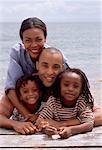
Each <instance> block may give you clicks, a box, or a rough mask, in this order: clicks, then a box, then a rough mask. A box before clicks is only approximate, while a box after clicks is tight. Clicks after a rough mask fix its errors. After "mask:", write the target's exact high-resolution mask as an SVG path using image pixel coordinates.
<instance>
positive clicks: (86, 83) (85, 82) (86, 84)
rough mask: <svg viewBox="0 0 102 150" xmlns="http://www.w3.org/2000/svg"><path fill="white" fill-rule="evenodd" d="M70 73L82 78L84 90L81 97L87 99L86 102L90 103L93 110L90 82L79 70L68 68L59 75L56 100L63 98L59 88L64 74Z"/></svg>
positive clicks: (55, 90)
mask: <svg viewBox="0 0 102 150" xmlns="http://www.w3.org/2000/svg"><path fill="white" fill-rule="evenodd" d="M69 72H72V73H76V74H78V75H79V76H80V78H81V81H82V90H81V93H80V95H82V97H84V98H85V102H86V103H88V104H89V105H90V107H91V108H93V102H94V99H93V97H92V94H91V92H90V85H89V81H88V79H87V77H86V75H85V73H84V72H83V71H82V70H80V69H78V68H67V69H65V70H64V71H63V72H61V73H60V74H59V76H58V77H57V80H56V83H55V88H54V96H55V97H56V98H61V95H60V94H61V92H60V88H59V87H60V83H61V80H62V78H63V76H64V74H65V73H69ZM80 95H79V96H80Z"/></svg>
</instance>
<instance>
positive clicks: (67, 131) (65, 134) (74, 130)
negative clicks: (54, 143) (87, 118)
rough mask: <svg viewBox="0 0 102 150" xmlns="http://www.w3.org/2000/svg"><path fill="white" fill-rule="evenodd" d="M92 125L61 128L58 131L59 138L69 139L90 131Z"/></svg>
mask: <svg viewBox="0 0 102 150" xmlns="http://www.w3.org/2000/svg"><path fill="white" fill-rule="evenodd" d="M92 129H93V124H92V123H90V122H89V123H83V124H80V125H76V126H70V127H61V128H60V129H59V135H60V136H61V138H64V139H65V138H69V137H70V136H73V135H75V134H79V133H84V132H89V131H92Z"/></svg>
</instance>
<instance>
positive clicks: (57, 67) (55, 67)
mask: <svg viewBox="0 0 102 150" xmlns="http://www.w3.org/2000/svg"><path fill="white" fill-rule="evenodd" d="M53 68H54V69H55V70H58V69H60V68H61V67H60V65H54V66H53Z"/></svg>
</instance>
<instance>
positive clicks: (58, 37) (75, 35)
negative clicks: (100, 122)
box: [0, 22, 102, 104]
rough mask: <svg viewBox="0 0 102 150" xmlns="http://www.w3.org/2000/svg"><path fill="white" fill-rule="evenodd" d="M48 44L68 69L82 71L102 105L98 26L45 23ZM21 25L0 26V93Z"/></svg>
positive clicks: (99, 27) (98, 24)
mask: <svg viewBox="0 0 102 150" xmlns="http://www.w3.org/2000/svg"><path fill="white" fill-rule="evenodd" d="M46 24H47V29H48V36H47V44H48V45H50V46H53V47H56V48H59V49H60V50H61V51H62V52H63V54H64V55H65V56H66V58H67V59H68V64H69V66H70V67H77V68H80V69H82V70H83V71H84V72H85V73H86V75H87V77H88V79H89V82H90V86H91V92H92V94H93V96H94V98H95V101H96V102H98V103H99V104H102V96H101V94H102V82H101V81H102V56H101V55H102V47H101V44H102V43H101V24H100V23H98V22H92V23H87V22H85V23H75V22H73V23H46ZM19 28H20V23H11V22H6V23H0V93H3V91H4V85H5V80H6V74H7V68H8V64H9V54H10V50H11V47H12V46H13V45H14V44H16V43H18V42H20V38H19Z"/></svg>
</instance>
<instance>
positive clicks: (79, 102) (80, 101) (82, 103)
mask: <svg viewBox="0 0 102 150" xmlns="http://www.w3.org/2000/svg"><path fill="white" fill-rule="evenodd" d="M76 106H77V107H78V109H79V110H84V109H85V108H86V107H87V104H86V102H85V97H84V96H83V95H80V96H79V98H78V100H77V103H76Z"/></svg>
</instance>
